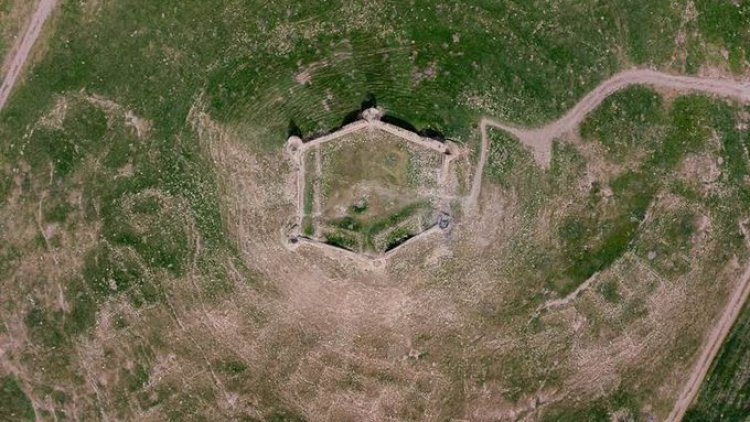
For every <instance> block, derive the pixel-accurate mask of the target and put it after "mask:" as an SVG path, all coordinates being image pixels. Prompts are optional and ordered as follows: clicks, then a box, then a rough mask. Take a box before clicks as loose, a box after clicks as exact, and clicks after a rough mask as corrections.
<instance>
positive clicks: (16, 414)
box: [0, 376, 35, 421]
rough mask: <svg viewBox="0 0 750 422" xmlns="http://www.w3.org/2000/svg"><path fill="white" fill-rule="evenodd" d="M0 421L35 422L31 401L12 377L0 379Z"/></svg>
mask: <svg viewBox="0 0 750 422" xmlns="http://www.w3.org/2000/svg"><path fill="white" fill-rule="evenodd" d="M0 419H2V420H7V421H33V420H34V419H35V416H34V408H33V407H32V406H31V401H30V400H29V398H28V397H26V394H24V392H23V390H21V386H20V385H19V383H18V380H17V379H15V378H14V377H11V376H6V377H3V378H1V379H0Z"/></svg>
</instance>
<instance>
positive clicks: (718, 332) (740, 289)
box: [667, 263, 750, 422]
mask: <svg viewBox="0 0 750 422" xmlns="http://www.w3.org/2000/svg"><path fill="white" fill-rule="evenodd" d="M748 296H750V263H748V265H747V267H746V268H745V272H744V273H742V277H740V280H739V282H738V284H737V287H736V288H735V290H734V292H732V296H731V297H730V298H729V301H728V302H727V304H726V307H725V308H724V313H723V314H722V315H721V318H719V321H718V322H717V323H716V325H715V326H714V328H713V330H711V333H710V334H709V336H708V339H707V341H706V342H705V344H704V346H703V351H702V352H701V355H700V357H699V358H698V361H697V362H696V363H695V366H693V371H692V372H691V373H690V378H688V382H687V384H685V387H683V389H682V393H680V396H679V397H678V399H677V402H676V403H675V405H674V408H673V409H672V412H671V413H670V414H669V416H668V417H667V421H674V422H677V421H680V420H682V418H683V416H685V412H686V411H687V410H688V408H689V407H690V405H691V404H692V403H693V400H695V397H696V396H697V395H698V391H700V388H701V385H702V384H703V379H704V378H706V375H707V374H708V370H709V369H710V368H711V363H712V362H713V361H714V358H715V357H716V355H717V354H718V353H719V350H720V349H721V346H722V345H723V344H724V340H725V339H726V338H727V335H729V332H730V330H731V329H732V326H733V325H734V322H735V321H736V320H737V318H738V317H739V315H740V313H741V311H742V306H743V305H744V304H745V302H746V301H747V298H748Z"/></svg>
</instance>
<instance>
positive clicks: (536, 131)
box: [465, 69, 750, 422]
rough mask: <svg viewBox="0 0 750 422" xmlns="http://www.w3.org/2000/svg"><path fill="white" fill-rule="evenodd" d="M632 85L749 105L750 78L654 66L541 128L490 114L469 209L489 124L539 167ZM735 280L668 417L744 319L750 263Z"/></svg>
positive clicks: (604, 86)
mask: <svg viewBox="0 0 750 422" xmlns="http://www.w3.org/2000/svg"><path fill="white" fill-rule="evenodd" d="M631 85H647V86H652V87H655V88H662V89H672V90H676V91H693V92H700V93H704V94H709V95H714V96H717V97H724V98H731V99H733V100H736V101H738V102H740V103H747V104H750V82H740V81H735V80H729V79H712V78H699V77H694V76H680V75H671V74H668V73H662V72H657V71H655V70H649V69H634V70H626V71H623V72H620V73H617V74H615V75H614V76H612V77H611V78H609V79H607V80H606V81H604V82H602V83H601V84H600V85H599V86H597V87H596V88H595V89H594V90H593V91H591V92H589V93H588V94H586V96H584V97H583V98H582V99H581V101H579V102H578V104H576V105H575V106H574V107H573V108H571V109H570V110H569V111H568V112H567V113H565V115H563V116H562V117H561V118H559V119H558V120H555V121H553V122H550V123H548V124H546V125H544V126H541V127H537V128H524V127H520V126H516V125H513V124H512V123H505V122H501V121H498V120H494V119H492V118H489V117H485V118H482V120H481V122H480V125H479V127H480V131H481V137H482V145H481V151H480V156H479V162H478V163H477V168H476V170H475V173H474V177H473V180H472V185H471V192H470V194H469V196H468V197H467V199H466V202H465V209H467V210H469V211H471V210H473V209H474V207H475V206H476V204H477V201H478V199H479V194H480V191H481V188H482V172H483V171H484V166H485V164H486V163H487V156H488V154H489V142H490V141H489V136H488V128H495V129H500V130H503V131H505V132H508V133H509V134H511V135H513V136H515V137H516V138H518V140H519V141H520V142H521V143H522V144H524V145H526V146H527V147H529V148H530V149H531V150H532V152H533V154H534V159H535V160H536V162H537V163H538V164H539V165H540V166H542V167H548V166H549V163H550V160H551V152H552V141H553V140H555V139H556V138H559V137H560V136H562V135H564V134H567V133H570V132H572V131H574V130H576V129H577V128H578V126H579V125H580V124H581V122H582V121H583V119H585V118H586V116H587V115H588V114H589V113H591V112H592V111H593V110H594V109H596V108H597V107H598V106H599V105H600V104H601V103H602V102H603V101H604V100H605V99H606V98H607V97H609V96H610V95H612V94H614V93H615V92H617V91H620V90H622V89H624V88H627V87H629V86H631ZM736 284H737V286H736V287H735V290H734V291H733V292H732V294H731V296H730V297H729V299H728V301H727V304H726V306H725V308H724V312H723V313H722V314H721V317H720V318H719V320H718V321H717V323H716V325H715V326H714V328H713V329H712V330H711V332H710V333H709V334H708V336H707V337H706V339H705V341H704V344H703V349H702V351H701V354H700V356H699V358H698V360H697V361H696V362H695V364H694V366H693V369H692V371H691V373H690V376H689V378H688V381H687V383H686V384H685V386H684V387H683V389H682V391H681V393H680V395H679V397H678V399H677V401H676V402H675V406H674V408H673V409H672V412H671V413H670V414H669V416H668V418H667V420H668V421H675V422H676V421H680V420H682V418H683V417H684V415H685V412H686V411H687V409H688V408H689V407H690V405H691V404H692V403H693V400H695V397H696V395H697V394H698V391H699V390H700V386H701V384H702V383H703V380H704V379H705V377H706V375H707V374H708V370H709V369H710V367H711V363H712V362H713V360H714V359H715V358H716V355H717V354H718V352H719V349H721V345H722V344H723V343H724V340H725V339H726V337H727V335H728V334H729V332H730V330H731V328H732V326H733V325H734V322H735V321H736V320H737V318H738V317H739V315H740V313H741V311H742V308H743V305H744V303H745V302H746V301H747V299H748V297H750V263H748V264H747V267H746V268H745V270H744V272H743V274H742V276H741V277H740V278H739V280H738V281H737V283H736Z"/></svg>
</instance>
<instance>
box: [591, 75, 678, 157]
mask: <svg viewBox="0 0 750 422" xmlns="http://www.w3.org/2000/svg"><path fill="white" fill-rule="evenodd" d="M663 108H664V105H663V102H662V98H661V96H660V95H659V94H657V93H655V92H654V91H652V90H650V89H648V88H644V87H638V86H636V87H631V88H627V89H625V90H624V91H622V92H619V93H617V94H615V95H612V96H610V97H608V98H607V99H606V100H604V102H603V103H602V105H601V106H599V108H597V109H596V110H595V111H594V112H593V113H592V114H591V115H589V116H588V117H587V118H586V120H585V121H584V122H583V124H582V125H581V128H580V131H581V136H582V137H583V138H584V139H586V140H593V139H596V140H598V141H599V142H600V143H601V144H602V145H603V146H604V147H605V148H606V150H607V152H608V153H609V154H611V156H612V158H613V159H615V160H622V159H627V158H629V157H628V153H631V154H632V153H633V152H638V151H644V152H646V153H650V152H652V151H653V150H654V149H655V147H656V146H657V145H656V144H655V142H654V141H655V140H654V139H653V138H655V137H656V136H658V135H659V133H658V131H659V125H661V124H662V123H663V121H664V119H665V116H664V110H663Z"/></svg>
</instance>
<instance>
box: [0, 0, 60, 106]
mask: <svg viewBox="0 0 750 422" xmlns="http://www.w3.org/2000/svg"><path fill="white" fill-rule="evenodd" d="M56 4H57V0H40V1H39V5H38V6H37V8H36V10H35V11H34V14H33V15H32V16H31V22H30V23H29V26H28V27H27V28H26V32H25V33H24V34H23V37H21V38H19V39H18V42H17V43H16V44H15V45H14V46H13V48H12V49H11V50H10V52H9V53H8V58H6V60H7V65H6V66H5V68H6V69H8V73H7V74H6V75H5V78H4V79H3V83H2V85H0V110H2V109H3V107H4V106H5V102H6V101H8V97H9V96H10V93H11V91H12V90H13V85H15V83H16V81H17V80H18V77H19V76H20V75H21V71H22V70H23V68H24V64H25V63H26V59H27V58H28V57H29V53H30V52H31V49H32V47H33V46H34V43H35V42H36V39H37V38H38V37H39V34H40V33H41V32H42V27H43V26H44V22H45V21H46V20H47V18H48V17H49V16H50V14H51V13H52V10H54V8H55V5H56Z"/></svg>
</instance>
